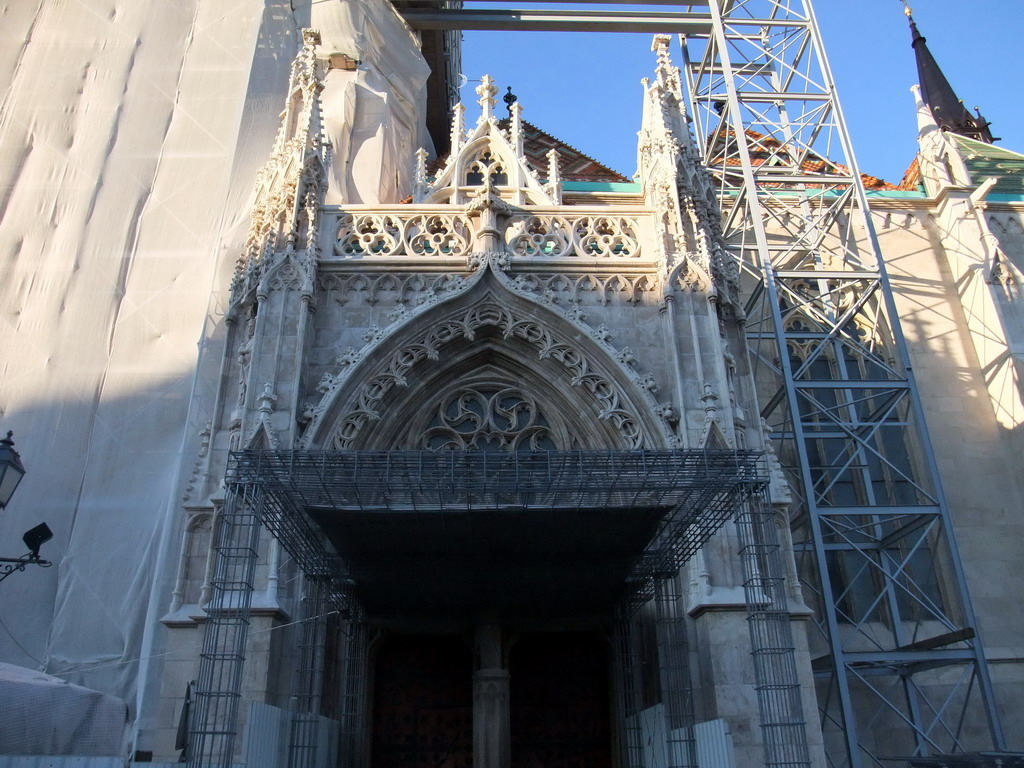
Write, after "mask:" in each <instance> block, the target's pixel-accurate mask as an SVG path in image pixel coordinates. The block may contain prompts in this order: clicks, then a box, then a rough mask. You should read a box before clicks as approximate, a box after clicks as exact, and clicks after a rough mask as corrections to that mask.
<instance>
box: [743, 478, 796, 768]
mask: <svg viewBox="0 0 1024 768" xmlns="http://www.w3.org/2000/svg"><path fill="white" fill-rule="evenodd" d="M775 526H776V519H775V515H774V513H773V512H772V508H771V505H770V504H769V503H768V500H767V498H765V495H764V493H761V492H752V493H750V495H749V496H748V498H747V499H746V504H745V505H744V510H743V512H742V513H741V514H740V515H739V516H738V517H737V518H736V527H737V529H738V530H739V533H740V540H741V542H742V544H741V546H740V561H741V562H742V564H743V592H744V596H745V597H746V602H747V627H748V629H749V630H750V645H751V648H752V650H753V656H754V675H755V680H756V683H755V687H756V689H757V701H758V707H759V710H760V713H761V733H762V737H763V739H764V745H765V747H764V749H765V765H767V766H794V767H795V766H806V765H810V763H811V758H810V754H809V752H808V745H807V732H806V728H805V721H804V713H803V708H802V706H801V695H800V682H799V676H798V674H797V667H796V654H795V650H794V646H793V632H792V627H791V626H790V622H791V620H792V619H791V618H790V614H789V604H788V603H789V601H788V599H787V597H786V583H785V578H784V574H785V570H784V568H783V565H782V556H781V549H780V545H779V537H778V533H777V532H776V529H775Z"/></svg>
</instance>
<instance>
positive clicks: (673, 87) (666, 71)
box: [651, 35, 682, 98]
mask: <svg viewBox="0 0 1024 768" xmlns="http://www.w3.org/2000/svg"><path fill="white" fill-rule="evenodd" d="M671 42H672V38H671V37H670V36H669V35H655V36H654V40H653V41H652V42H651V50H652V51H654V52H655V53H656V54H657V56H658V63H657V66H656V67H655V68H654V74H655V78H656V79H657V81H658V85H660V86H661V87H662V88H665V89H666V90H668V91H669V92H670V93H672V95H674V96H676V97H677V98H680V97H681V96H682V90H681V83H680V81H679V69H678V68H676V67H674V66H672V55H671V54H670V52H669V45H670V44H671Z"/></svg>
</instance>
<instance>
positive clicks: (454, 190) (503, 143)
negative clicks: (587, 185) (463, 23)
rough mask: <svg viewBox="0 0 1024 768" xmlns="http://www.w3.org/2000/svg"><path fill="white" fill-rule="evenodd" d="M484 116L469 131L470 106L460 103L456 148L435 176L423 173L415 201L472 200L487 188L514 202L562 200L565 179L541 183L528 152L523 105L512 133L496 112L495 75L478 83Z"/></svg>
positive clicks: (552, 202) (453, 133) (513, 114)
mask: <svg viewBox="0 0 1024 768" xmlns="http://www.w3.org/2000/svg"><path fill="white" fill-rule="evenodd" d="M476 90H477V94H478V95H479V96H480V100H479V104H480V107H481V112H480V118H479V120H477V124H476V127H475V128H474V129H473V130H472V131H471V132H470V133H469V135H466V128H465V108H464V107H463V106H462V104H457V105H456V106H455V110H454V114H453V117H452V130H451V146H452V149H451V154H450V155H449V156H448V161H447V162H446V163H445V166H444V168H442V169H441V171H440V172H439V173H438V175H437V178H436V179H435V180H434V181H433V182H428V181H427V180H426V174H425V173H424V175H423V181H422V183H418V184H417V185H416V187H415V189H414V193H413V202H416V203H424V202H428V203H451V204H454V205H464V204H466V203H467V202H468V201H469V200H470V199H471V198H472V197H473V196H474V194H475V193H476V192H477V191H478V190H479V189H480V188H481V187H483V188H490V189H493V190H495V196H496V197H499V196H500V197H501V198H504V199H506V200H508V201H509V202H511V203H512V204H514V205H523V204H527V203H530V204H534V205H557V204H559V202H560V201H561V182H560V181H559V180H558V178H557V170H556V178H554V179H549V180H548V183H547V184H546V185H545V184H541V182H540V180H539V179H538V178H537V174H536V173H535V172H534V171H533V170H532V169H531V168H530V166H529V164H528V163H527V161H526V157H525V155H524V154H523V142H522V131H521V121H520V110H521V109H522V107H521V106H520V105H519V104H518V103H516V104H513V105H512V109H511V124H510V128H509V131H508V132H507V133H506V132H504V131H502V130H501V128H500V127H499V125H498V119H497V118H496V117H495V116H494V95H495V94H496V93H497V88H496V87H495V85H494V81H493V80H492V79H491V77H490V76H489V75H484V77H483V79H482V80H481V82H480V85H479V86H478V87H477V89H476Z"/></svg>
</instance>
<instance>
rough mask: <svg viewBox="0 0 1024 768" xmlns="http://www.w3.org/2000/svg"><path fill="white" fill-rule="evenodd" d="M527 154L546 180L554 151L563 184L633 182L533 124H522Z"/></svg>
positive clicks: (440, 162) (434, 167)
mask: <svg viewBox="0 0 1024 768" xmlns="http://www.w3.org/2000/svg"><path fill="white" fill-rule="evenodd" d="M498 124H499V125H500V126H501V128H502V129H503V130H507V129H508V127H509V124H508V119H507V118H506V119H505V120H500V121H499V123H498ZM522 133H523V154H524V155H525V156H526V162H527V164H528V165H529V166H530V168H531V169H532V170H533V171H534V172H536V174H537V175H538V176H539V177H540V178H542V179H544V178H547V175H548V157H547V155H548V152H550V151H551V150H552V149H553V150H555V151H556V152H557V153H558V171H559V173H560V174H561V177H562V181H596V182H605V183H622V182H626V183H628V182H630V181H632V179H630V178H629V177H627V176H624V175H622V174H621V173H619V172H618V171H613V170H612V169H611V168H609V167H608V166H606V165H604V164H602V163H599V162H598V161H597V160H595V159H594V158H592V157H590V156H589V155H585V154H583V153H582V152H580V151H579V150H578V149H576V148H575V147H573V146H570V145H569V144H566V143H565V142H564V141H562V140H561V139H556V138H555V137H554V136H552V135H551V134H550V133H548V132H547V131H543V130H541V129H540V128H538V127H537V126H535V125H534V124H533V123H530V122H527V121H526V120H523V121H522ZM447 159H448V158H447V156H442V157H438V158H437V159H436V160H435V161H434V162H433V163H431V165H430V169H429V170H430V172H431V173H436V172H437V171H438V170H439V169H441V168H443V167H444V165H445V161H446V160H447Z"/></svg>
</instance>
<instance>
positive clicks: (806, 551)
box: [681, 0, 1003, 768]
mask: <svg viewBox="0 0 1024 768" xmlns="http://www.w3.org/2000/svg"><path fill="white" fill-rule="evenodd" d="M709 10H710V14H711V22H712V23H711V25H710V29H709V31H708V32H706V33H703V32H701V33H696V34H693V33H685V34H684V35H683V36H681V41H682V47H683V54H684V72H685V79H686V82H687V85H688V91H689V98H690V117H691V118H692V120H693V129H694V132H695V134H696V139H697V143H698V145H699V147H700V150H701V151H702V152H703V160H704V163H705V165H706V166H707V168H708V169H709V171H710V172H711V173H712V175H713V176H714V178H715V181H716V184H717V186H718V197H719V200H720V201H721V203H722V207H723V235H724V237H725V238H726V241H727V242H728V243H729V246H730V248H731V249H732V251H733V252H734V253H735V255H736V257H737V259H738V260H739V261H740V264H741V269H742V272H743V285H744V292H745V297H746V306H745V311H746V315H747V325H746V333H747V336H748V339H749V344H750V353H751V359H752V363H753V365H754V366H755V375H756V379H757V384H758V389H759V395H760V401H761V405H762V413H761V415H762V417H763V418H764V419H765V420H766V422H767V423H768V425H769V426H770V428H771V433H772V439H773V441H774V443H775V445H776V446H777V450H776V452H777V454H778V455H779V457H780V459H781V461H782V463H783V465H784V469H785V471H786V473H787V475H788V479H789V481H790V484H791V486H792V487H793V489H794V491H795V492H796V495H797V497H798V499H797V501H796V503H795V504H794V505H793V509H792V511H791V524H792V528H793V538H794V546H795V548H796V555H797V558H798V568H799V572H800V576H801V579H802V581H803V586H804V593H805V596H807V597H808V598H810V599H811V600H812V606H811V607H812V608H813V609H814V612H815V623H816V625H817V629H818V633H817V635H816V636H815V637H812V638H811V652H812V659H813V668H814V671H815V675H816V680H817V688H818V700H819V709H820V716H821V726H822V730H823V735H824V738H825V747H826V753H827V754H828V756H829V759H830V761H831V762H832V763H833V764H835V765H842V766H851V768H862V766H868V765H882V764H884V761H885V760H887V759H892V758H894V757H896V758H899V757H902V758H907V757H914V756H926V755H935V754H946V753H956V752H964V751H971V750H979V749H992V748H995V749H1002V748H1003V736H1002V731H1001V728H1000V725H999V720H998V715H997V712H996V707H995V702H994V698H993V694H992V686H991V683H990V680H989V676H988V671H987V668H986V664H985V659H984V656H983V654H982V650H981V645H980V642H979V641H978V639H977V637H976V630H975V622H974V617H973V614H972V610H971V606H970V601H969V599H968V596H967V589H966V583H965V580H964V575H963V569H962V566H961V564H960V561H959V558H958V555H957V552H956V546H955V542H954V539H953V528H952V523H951V520H950V517H949V512H948V509H947V506H946V502H945V499H944V497H943V495H942V490H941V487H940V485H939V481H938V476H937V471H936V467H935V460H934V456H933V454H932V450H931V447H930V444H929V441H928V436H927V433H926V430H925V425H924V421H923V416H922V411H921V406H920V403H919V400H918V395H917V391H916V387H915V384H914V379H913V375H912V372H911V368H910V365H909V362H908V357H907V352H906V348H905V343H904V340H903V337H902V334H901V331H900V328H899V321H898V318H897V315H896V310H895V305H894V300H893V296H892V293H891V291H890V288H889V283H888V279H887V277H886V273H885V265H884V262H883V260H882V257H881V254H880V252H879V247H878V242H877V239H876V237H875V234H874V231H873V228H872V223H871V217H870V214H869V211H868V206H867V197H866V194H865V191H864V187H863V184H862V181H861V178H860V175H859V173H858V171H857V166H856V163H855V161H854V159H853V155H852V153H851V151H850V140H849V136H848V133H847V130H846V127H845V123H844V121H843V116H842V112H841V110H840V108H839V104H838V101H837V99H836V94H835V88H834V84H833V81H832V77H831V74H830V72H829V69H828V64H827V61H826V59H825V56H824V52H823V47H822V42H821V39H820V36H819V33H818V28H817V23H816V21H815V18H814V14H813V10H812V8H811V5H810V2H809V1H805V2H800V1H799V0H787V1H786V2H781V1H780V0H740V1H737V2H712V3H710V5H709Z"/></svg>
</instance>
